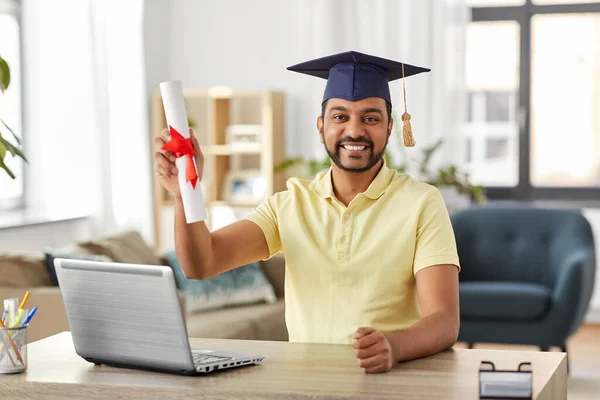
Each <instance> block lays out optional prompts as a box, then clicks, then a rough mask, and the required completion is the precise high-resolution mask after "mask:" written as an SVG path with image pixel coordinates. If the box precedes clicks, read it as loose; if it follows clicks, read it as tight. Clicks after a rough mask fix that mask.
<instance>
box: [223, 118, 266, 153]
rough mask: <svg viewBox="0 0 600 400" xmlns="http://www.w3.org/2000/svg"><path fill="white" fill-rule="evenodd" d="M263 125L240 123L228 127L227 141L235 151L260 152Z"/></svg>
mask: <svg viewBox="0 0 600 400" xmlns="http://www.w3.org/2000/svg"><path fill="white" fill-rule="evenodd" d="M262 134H263V127H262V125H253V124H238V125H229V126H228V127H227V128H226V135H227V143H228V144H229V145H230V146H231V151H233V152H250V153H253V152H260V151H261V142H262Z"/></svg>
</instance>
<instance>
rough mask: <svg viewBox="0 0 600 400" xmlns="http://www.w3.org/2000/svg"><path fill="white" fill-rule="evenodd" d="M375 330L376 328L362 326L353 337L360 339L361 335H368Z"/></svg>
mask: <svg viewBox="0 0 600 400" xmlns="http://www.w3.org/2000/svg"><path fill="white" fill-rule="evenodd" d="M373 332H375V329H373V328H369V327H360V328H358V329H357V330H356V332H355V333H354V335H352V338H353V339H360V338H361V337H363V336H365V335H368V334H370V333H373Z"/></svg>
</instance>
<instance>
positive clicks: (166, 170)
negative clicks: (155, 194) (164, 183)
mask: <svg viewBox="0 0 600 400" xmlns="http://www.w3.org/2000/svg"><path fill="white" fill-rule="evenodd" d="M154 160H155V169H156V170H157V172H158V171H160V172H161V173H162V174H163V175H165V176H169V174H177V167H176V166H175V163H173V162H171V161H169V160H168V159H167V157H166V156H165V155H164V154H162V153H161V152H160V151H157V152H156V154H155V155H154Z"/></svg>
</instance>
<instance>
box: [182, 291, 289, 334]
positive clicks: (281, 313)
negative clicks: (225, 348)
mask: <svg viewBox="0 0 600 400" xmlns="http://www.w3.org/2000/svg"><path fill="white" fill-rule="evenodd" d="M186 324H187V330H188V335H189V336H190V337H193V338H217V339H242V340H278V341H287V340H288V333H287V328H286V325H285V304H284V301H283V299H280V300H277V302H275V303H273V304H254V305H245V306H238V307H226V308H222V309H219V310H213V311H204V312H198V313H193V314H188V315H187V318H186Z"/></svg>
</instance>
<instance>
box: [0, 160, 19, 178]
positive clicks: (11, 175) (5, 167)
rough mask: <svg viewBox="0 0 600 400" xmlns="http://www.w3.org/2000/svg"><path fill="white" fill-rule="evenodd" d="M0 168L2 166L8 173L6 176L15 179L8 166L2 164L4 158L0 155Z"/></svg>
mask: <svg viewBox="0 0 600 400" xmlns="http://www.w3.org/2000/svg"><path fill="white" fill-rule="evenodd" d="M0 168H2V169H3V170H5V171H6V173H7V174H8V176H10V177H11V178H12V179H15V178H16V177H15V174H13V173H12V171H11V170H10V168H8V167H7V166H6V164H4V158H2V157H0Z"/></svg>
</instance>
